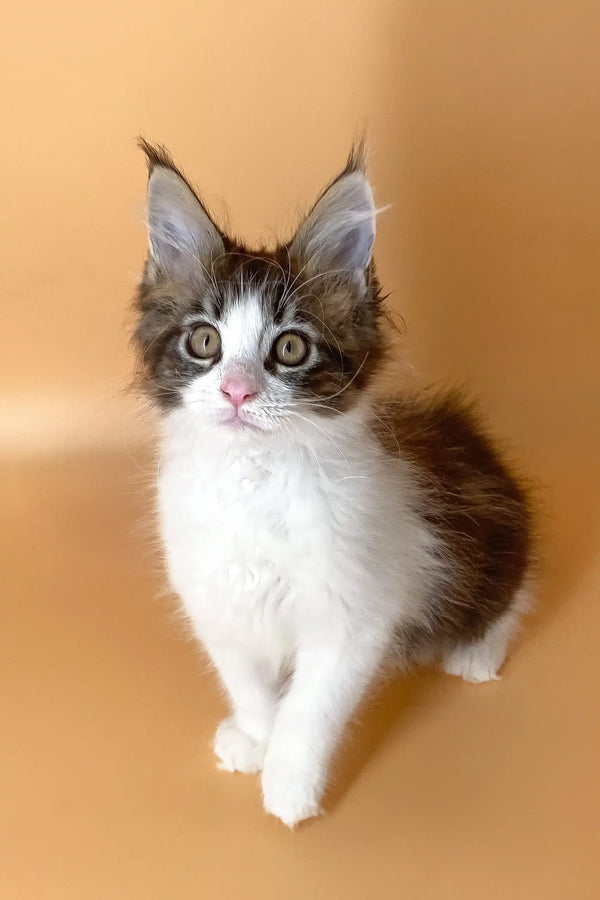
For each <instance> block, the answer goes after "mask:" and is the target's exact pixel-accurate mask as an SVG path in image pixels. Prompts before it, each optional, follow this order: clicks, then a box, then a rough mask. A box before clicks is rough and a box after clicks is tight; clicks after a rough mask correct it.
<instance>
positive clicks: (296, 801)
mask: <svg viewBox="0 0 600 900" xmlns="http://www.w3.org/2000/svg"><path fill="white" fill-rule="evenodd" d="M262 789H263V805H264V808H265V810H266V811H267V812H268V813H271V815H272V816H277V818H278V819H281V821H282V822H283V824H284V825H287V826H288V828H294V827H295V826H296V825H297V824H298V822H301V821H302V820H303V819H310V818H311V817H312V816H318V815H319V814H320V812H321V806H320V800H321V796H322V794H323V785H322V780H321V779H320V778H319V777H316V778H315V776H314V775H311V774H310V773H307V772H297V771H294V770H293V769H290V768H285V767H279V766H272V765H269V764H267V765H266V766H265V769H264V771H263V776H262Z"/></svg>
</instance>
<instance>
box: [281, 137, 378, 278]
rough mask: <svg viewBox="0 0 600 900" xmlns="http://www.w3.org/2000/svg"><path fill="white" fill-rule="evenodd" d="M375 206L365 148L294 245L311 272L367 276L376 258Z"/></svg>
mask: <svg viewBox="0 0 600 900" xmlns="http://www.w3.org/2000/svg"><path fill="white" fill-rule="evenodd" d="M375 215H376V209H375V203H374V202H373V192H372V191H371V186H370V184H369V182H368V181H367V178H366V175H365V172H364V156H363V151H362V147H359V148H357V150H354V151H353V152H352V153H351V154H350V158H349V160H348V163H347V165H346V168H345V169H344V171H343V172H342V174H341V175H340V176H339V177H338V178H336V180H335V181H334V182H333V184H332V185H331V186H330V187H329V188H327V189H326V190H325V191H324V192H323V194H322V195H321V197H320V198H319V199H318V200H317V202H316V203H315V205H314V207H313V208H312V210H311V212H310V213H309V214H308V216H307V217H306V219H305V220H304V222H303V223H302V224H301V225H300V227H299V229H298V231H297V232H296V235H295V237H294V238H293V240H292V242H291V244H290V252H291V254H292V256H294V257H295V258H296V259H297V260H298V261H299V262H300V263H301V264H302V265H304V266H306V269H307V270H310V271H313V272H316V273H319V272H322V273H323V274H324V273H326V272H338V273H342V274H343V273H346V274H347V275H349V276H352V277H355V276H357V275H359V276H363V275H364V272H365V269H367V268H368V266H369V264H370V262H371V257H372V254H373V243H374V241H375Z"/></svg>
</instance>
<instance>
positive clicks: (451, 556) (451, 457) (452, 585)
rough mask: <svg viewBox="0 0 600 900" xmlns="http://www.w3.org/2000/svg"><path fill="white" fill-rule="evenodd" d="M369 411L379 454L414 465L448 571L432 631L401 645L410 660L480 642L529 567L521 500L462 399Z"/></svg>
mask: <svg viewBox="0 0 600 900" xmlns="http://www.w3.org/2000/svg"><path fill="white" fill-rule="evenodd" d="M375 413H376V415H377V417H378V418H377V419H374V420H373V429H374V431H375V433H376V435H377V437H378V439H379V441H380V443H381V446H382V447H383V448H384V450H385V452H386V453H387V454H388V455H390V456H399V455H400V456H401V457H402V458H403V459H406V460H409V461H410V462H411V463H412V464H413V465H414V468H415V471H416V472H417V474H418V478H419V482H420V486H421V488H422V496H423V508H422V509H420V510H419V512H420V514H421V515H422V516H423V518H424V519H425V521H426V522H427V523H428V524H429V526H430V527H431V529H432V530H433V532H434V534H435V535H436V536H437V538H438V540H439V541H440V548H441V551H440V552H441V554H442V555H443V559H444V562H445V563H446V568H447V579H446V582H445V585H444V586H443V587H442V588H441V590H442V592H443V593H441V594H440V596H435V597H430V598H429V599H428V605H429V608H430V614H431V630H430V631H427V630H425V629H423V628H421V627H420V628H419V629H417V630H414V629H410V628H409V629H407V630H405V631H404V632H403V633H402V634H401V635H399V637H400V639H401V641H402V643H403V644H404V645H405V646H408V647H410V648H411V652H415V651H416V652H423V651H426V650H427V647H428V645H429V644H431V645H432V646H433V645H435V646H439V645H440V643H442V644H443V643H444V642H445V643H446V644H450V645H451V644H453V643H456V642H459V641H463V642H464V641H465V640H466V641H468V640H476V639H478V638H480V637H482V636H483V634H484V632H485V630H486V628H487V627H488V625H490V623H491V622H493V621H494V620H495V619H497V618H498V617H499V616H500V615H501V614H502V613H503V612H505V611H506V610H507V609H508V607H509V606H510V604H511V602H512V600H513V598H514V595H515V592H516V591H517V590H518V588H519V587H520V585H521V584H522V582H523V579H524V577H525V575H526V573H527V572H528V570H529V568H530V565H531V560H532V553H533V550H532V545H531V512H530V508H529V504H528V499H527V494H526V492H525V490H524V488H523V487H522V486H521V485H520V484H519V482H518V480H517V479H516V478H515V476H514V475H513V474H512V473H511V472H510V471H509V469H508V467H507V465H506V464H505V463H504V462H503V461H502V460H501V458H500V456H499V455H498V453H497V451H496V450H495V449H494V447H493V445H492V443H491V442H490V440H489V439H488V437H487V436H486V434H485V432H484V430H483V429H482V428H481V425H480V423H479V421H478V418H477V415H476V413H475V411H474V409H473V407H472V406H467V405H466V404H465V402H464V401H463V400H462V399H461V398H460V396H459V395H458V394H456V393H449V394H446V395H437V396H434V397H433V398H429V399H424V398H417V397H398V398H395V399H392V400H387V401H383V402H381V403H380V404H379V405H378V406H377V408H376V409H375Z"/></svg>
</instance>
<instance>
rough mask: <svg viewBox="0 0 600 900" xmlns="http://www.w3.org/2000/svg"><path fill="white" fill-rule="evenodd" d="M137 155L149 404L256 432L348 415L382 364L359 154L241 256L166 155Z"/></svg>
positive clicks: (139, 338) (143, 368)
mask: <svg viewBox="0 0 600 900" xmlns="http://www.w3.org/2000/svg"><path fill="white" fill-rule="evenodd" d="M141 146H142V149H143V150H144V151H145V153H146V156H147V159H148V165H149V170H150V177H149V182H148V232H149V255H148V260H147V262H146V267H145V270H144V275H143V279H142V282H141V285H140V289H139V293H138V297H137V311H138V315H139V320H138V324H137V329H136V332H135V339H136V342H137V345H138V350H139V360H140V377H141V381H142V384H143V387H144V389H145V390H146V392H147V393H148V394H149V396H150V397H151V399H152V400H153V401H154V403H155V404H156V405H157V406H158V407H159V408H160V409H161V410H162V411H164V412H168V411H170V410H172V409H176V408H182V409H184V410H186V412H187V413H189V415H190V416H193V417H194V418H195V419H198V418H200V419H202V421H203V422H206V424H207V425H211V426H214V427H217V428H222V429H242V430H246V431H251V432H256V433H260V432H263V433H265V432H273V431H276V430H278V429H280V428H286V429H289V428H290V427H291V428H292V429H293V426H294V425H298V424H299V423H300V422H303V421H304V422H305V421H306V420H309V421H310V422H316V421H318V420H319V419H321V418H323V417H328V418H329V417H332V416H340V415H341V414H343V413H345V412H347V411H348V410H350V409H351V408H353V407H354V406H355V405H356V403H357V401H358V399H359V397H360V396H361V394H362V393H363V392H364V390H365V388H366V386H367V385H368V384H369V382H370V380H371V378H372V376H373V373H374V371H375V370H376V368H377V367H378V364H379V363H380V361H381V357H382V354H383V339H382V336H381V333H380V327H379V316H380V313H381V299H380V292H379V285H378V282H377V279H376V276H375V270H374V265H373V261H372V250H373V241H374V239H375V212H376V211H375V206H374V204H373V195H372V192H371V188H370V186H369V183H368V181H367V179H366V177H365V170H364V169H365V167H364V154H363V152H362V148H360V147H359V148H358V149H355V150H353V152H352V153H351V155H350V157H349V159H348V162H347V164H346V167H345V169H344V170H343V172H341V174H340V175H339V176H338V177H337V178H336V179H335V180H334V181H333V182H332V183H331V184H330V186H329V187H328V188H327V189H326V190H325V191H323V193H322V194H321V196H320V197H319V199H318V200H317V202H316V203H315V205H314V207H313V208H312V210H311V211H310V213H309V214H308V216H307V217H306V218H305V219H304V221H303V222H302V223H301V224H300V226H299V228H298V230H297V231H296V234H295V236H294V237H293V238H292V240H291V241H289V242H288V243H285V244H280V245H279V246H278V247H276V249H275V250H273V251H260V252H254V251H252V250H249V249H248V248H246V247H244V246H243V245H241V244H239V243H237V242H236V241H234V240H233V239H232V238H231V237H229V236H228V235H227V234H225V232H224V231H223V230H222V229H221V228H219V227H218V225H217V224H215V222H214V221H213V219H212V218H211V216H210V215H209V213H208V211H207V209H206V207H205V206H204V205H203V203H202V202H201V201H200V199H199V198H198V196H197V195H196V193H195V192H194V191H193V189H192V188H191V186H190V184H189V183H188V181H187V180H186V178H185V177H184V176H183V174H182V173H181V172H180V171H179V170H178V169H177V168H176V166H175V165H174V163H173V161H172V159H171V157H170V156H169V154H168V153H167V152H166V151H164V150H163V149H162V148H157V147H153V146H151V145H150V144H148V143H146V142H145V141H142V142H141Z"/></svg>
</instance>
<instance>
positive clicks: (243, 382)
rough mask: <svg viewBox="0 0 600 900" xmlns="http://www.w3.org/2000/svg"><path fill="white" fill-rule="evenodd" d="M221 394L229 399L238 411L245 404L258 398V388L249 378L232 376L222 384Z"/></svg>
mask: <svg viewBox="0 0 600 900" xmlns="http://www.w3.org/2000/svg"><path fill="white" fill-rule="evenodd" d="M221 393H222V394H224V395H225V397H227V399H228V400H229V402H230V403H231V404H232V405H233V406H235V408H236V409H239V407H240V406H242V404H243V403H247V402H248V400H252V398H253V397H256V395H257V394H258V386H257V385H256V384H255V382H253V381H252V380H251V379H249V378H241V377H239V376H234V375H232V376H230V377H229V378H226V379H225V380H224V381H223V383H222V384H221Z"/></svg>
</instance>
